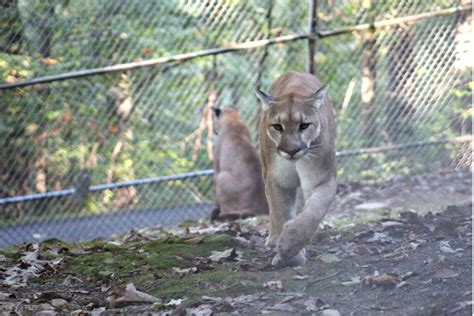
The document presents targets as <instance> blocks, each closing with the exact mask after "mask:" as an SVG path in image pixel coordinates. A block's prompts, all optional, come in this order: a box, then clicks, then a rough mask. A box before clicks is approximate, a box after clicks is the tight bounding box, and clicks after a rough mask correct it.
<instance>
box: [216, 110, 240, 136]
mask: <svg viewBox="0 0 474 316" xmlns="http://www.w3.org/2000/svg"><path fill="white" fill-rule="evenodd" d="M211 109H212V114H213V115H212V119H213V126H214V134H216V135H218V134H219V132H220V131H221V130H222V127H223V126H224V125H225V124H226V122H229V121H234V122H235V121H240V115H239V110H238V109H237V108H235V107H227V108H224V109H220V108H216V107H212V108H211Z"/></svg>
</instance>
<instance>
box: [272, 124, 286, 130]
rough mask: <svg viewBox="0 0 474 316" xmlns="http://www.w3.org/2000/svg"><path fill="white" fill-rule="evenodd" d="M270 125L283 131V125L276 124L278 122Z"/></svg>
mask: <svg viewBox="0 0 474 316" xmlns="http://www.w3.org/2000/svg"><path fill="white" fill-rule="evenodd" d="M272 127H273V128H274V129H276V130H277V131H279V132H282V131H283V126H282V125H281V124H278V123H277V124H273V125H272Z"/></svg>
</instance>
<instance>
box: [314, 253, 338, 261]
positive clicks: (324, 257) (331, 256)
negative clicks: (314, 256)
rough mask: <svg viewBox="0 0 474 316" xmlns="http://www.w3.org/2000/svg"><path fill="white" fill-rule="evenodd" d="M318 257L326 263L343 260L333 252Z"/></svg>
mask: <svg viewBox="0 0 474 316" xmlns="http://www.w3.org/2000/svg"><path fill="white" fill-rule="evenodd" d="M318 259H319V260H321V261H322V262H324V263H336V262H340V261H341V259H339V258H338V257H337V256H336V255H334V254H332V253H325V254H322V255H320V256H319V257H318Z"/></svg>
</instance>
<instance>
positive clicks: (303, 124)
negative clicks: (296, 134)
mask: <svg viewBox="0 0 474 316" xmlns="http://www.w3.org/2000/svg"><path fill="white" fill-rule="evenodd" d="M308 127H309V123H301V124H300V131H304V130H305V129H307V128H308Z"/></svg>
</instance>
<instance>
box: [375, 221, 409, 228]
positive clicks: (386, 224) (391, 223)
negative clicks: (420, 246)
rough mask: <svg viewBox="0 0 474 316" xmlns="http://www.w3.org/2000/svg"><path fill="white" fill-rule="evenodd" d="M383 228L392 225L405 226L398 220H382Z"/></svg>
mask: <svg viewBox="0 0 474 316" xmlns="http://www.w3.org/2000/svg"><path fill="white" fill-rule="evenodd" d="M380 224H381V225H382V228H383V229H387V228H391V227H396V226H403V225H404V224H403V223H400V222H397V221H386V222H381V223H380Z"/></svg>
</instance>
